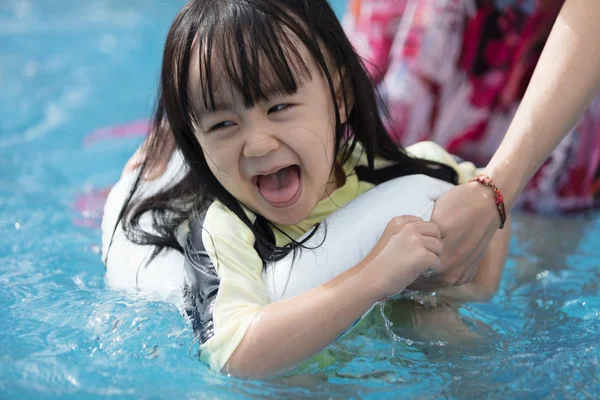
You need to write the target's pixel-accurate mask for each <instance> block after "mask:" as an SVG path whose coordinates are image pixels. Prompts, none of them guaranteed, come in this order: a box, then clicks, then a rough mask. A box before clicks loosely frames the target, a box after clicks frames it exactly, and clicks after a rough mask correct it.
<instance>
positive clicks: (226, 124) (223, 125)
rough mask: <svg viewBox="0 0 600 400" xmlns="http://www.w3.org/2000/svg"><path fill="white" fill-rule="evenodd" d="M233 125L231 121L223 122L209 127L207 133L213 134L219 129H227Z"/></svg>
mask: <svg viewBox="0 0 600 400" xmlns="http://www.w3.org/2000/svg"><path fill="white" fill-rule="evenodd" d="M233 125H235V124H234V123H233V122H231V121H224V122H221V123H218V124H216V125H213V126H211V127H210V129H209V132H214V131H218V130H220V129H225V128H229V127H230V126H233Z"/></svg>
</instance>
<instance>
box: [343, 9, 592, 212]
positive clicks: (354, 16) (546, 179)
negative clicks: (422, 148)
mask: <svg viewBox="0 0 600 400" xmlns="http://www.w3.org/2000/svg"><path fill="white" fill-rule="evenodd" d="M562 2H563V0H354V1H353V2H352V3H351V5H350V7H349V10H348V13H347V14H346V16H345V17H344V25H345V28H346V32H347V33H348V36H349V37H350V39H351V41H352V42H353V44H354V46H355V47H356V48H357V50H358V52H359V53H360V54H361V55H362V56H363V57H364V58H365V59H366V60H367V61H368V62H369V63H370V65H369V70H370V73H371V74H372V76H373V78H374V79H375V81H376V82H377V84H378V86H379V90H380V92H381V94H382V96H383V98H384V100H385V102H386V104H387V106H388V108H389V112H390V120H389V122H388V123H389V128H390V132H392V133H393V135H394V137H395V138H396V139H397V140H398V142H401V143H402V144H403V145H404V146H407V145H410V144H413V143H415V142H418V141H422V140H432V141H435V142H437V143H438V144H440V145H442V146H443V147H445V148H446V149H447V150H448V151H449V152H451V153H453V154H456V155H458V156H460V157H462V158H465V159H467V160H470V161H473V162H475V163H476V164H479V165H485V163H487V161H488V160H489V159H490V158H491V156H492V155H493V153H494V151H495V150H496V148H497V147H498V145H499V144H500V142H501V140H502V138H503V136H504V133H505V132H506V130H507V128H508V125H509V123H510V121H511V119H512V117H513V115H514V113H515V111H516V109H517V106H518V105H519V102H520V100H521V98H522V96H523V94H524V92H525V89H526V87H527V84H528V82H529V79H530V77H531V74H532V73H533V70H534V68H535V65H536V62H537V60H538V58H539V55H540V54H541V50H542V48H543V46H544V43H545V41H546V39H547V37H548V34H549V33H550V30H551V28H552V25H553V23H554V20H555V18H556V16H557V14H558V11H559V10H560V6H561V5H562ZM521 205H522V206H523V207H525V208H527V209H530V210H534V211H537V212H556V211H563V212H566V211H577V210H583V209H589V208H594V207H600V97H598V98H596V99H595V100H594V101H593V103H592V104H591V106H590V107H589V109H588V110H587V112H586V113H585V115H584V116H583V118H582V119H581V120H580V121H579V123H578V124H577V126H576V127H575V128H574V129H573V130H572V131H571V132H570V133H569V134H568V136H567V137H566V138H565V139H564V140H563V141H562V142H561V144H560V145H559V146H558V148H557V149H556V150H555V151H554V153H552V155H551V156H550V158H549V159H548V160H547V162H546V163H545V164H544V165H543V166H542V168H541V169H540V170H539V171H538V172H537V173H536V175H535V176H534V177H533V178H532V180H531V181H530V182H529V184H528V186H527V188H526V189H525V191H524V193H523V196H522V198H521Z"/></svg>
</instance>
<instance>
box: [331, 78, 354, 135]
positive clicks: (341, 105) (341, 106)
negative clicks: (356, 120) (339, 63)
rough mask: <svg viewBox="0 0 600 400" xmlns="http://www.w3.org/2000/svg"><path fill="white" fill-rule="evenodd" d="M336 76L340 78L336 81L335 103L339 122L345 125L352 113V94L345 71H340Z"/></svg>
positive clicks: (349, 81)
mask: <svg viewBox="0 0 600 400" xmlns="http://www.w3.org/2000/svg"><path fill="white" fill-rule="evenodd" d="M338 76H341V78H338V79H336V81H337V82H336V87H335V101H336V102H337V105H338V110H339V112H340V122H341V123H342V124H345V123H346V121H347V120H348V116H349V115H350V113H351V112H352V107H354V93H353V92H352V86H351V80H350V77H349V75H348V74H347V73H346V71H345V70H341V71H340V75H338ZM342 82H343V83H344V84H343V85H342ZM344 94H345V96H344ZM344 100H345V101H344Z"/></svg>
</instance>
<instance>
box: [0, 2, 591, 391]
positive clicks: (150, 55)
mask: <svg viewBox="0 0 600 400" xmlns="http://www.w3.org/2000/svg"><path fill="white" fill-rule="evenodd" d="M182 4H183V1H181V0H177V1H176V0H160V1H158V0H127V1H123V0H87V1H76V0H61V1H56V0H35V1H29V0H3V1H0V238H1V241H0V398H44V399H47V398H58V397H60V398H69V397H73V398H75V397H77V398H82V397H83V398H98V397H105V396H113V397H116V398H190V399H191V398H194V399H195V398H198V399H213V398H215V399H244V398H245V399H261V398H285V399H291V398H367V399H368V398H372V399H379V398H398V397H400V396H408V397H417V398H423V399H430V398H431V399H434V398H486V397H497V398H540V397H551V398H586V397H595V396H596V395H597V394H598V393H600V382H599V378H598V377H599V376H600V366H599V361H600V347H599V344H598V343H599V340H598V338H599V335H598V332H600V290H599V287H598V282H600V215H598V214H597V213H596V214H594V213H592V214H586V215H580V216H576V217H568V218H567V217H535V216H529V215H518V216H517V218H516V223H515V235H514V238H513V240H512V243H511V252H510V258H509V261H508V263H507V266H506V272H505V275H504V278H503V280H502V285H501V288H500V290H499V292H498V294H497V295H496V296H495V297H494V298H493V300H492V301H491V302H489V303H485V304H466V305H464V306H463V307H462V308H460V309H459V310H458V313H453V312H447V311H448V310H444V309H440V310H438V311H431V313H434V314H432V315H431V316H432V317H433V318H434V319H435V320H437V321H438V322H442V324H441V325H442V326H444V327H445V328H444V329H441V331H444V330H448V331H451V330H452V327H454V326H457V321H458V322H461V321H462V324H463V325H462V326H466V327H467V330H468V331H470V332H475V333H476V334H477V335H479V337H480V338H479V339H477V340H474V341H473V342H471V343H469V344H465V343H462V344H452V343H450V342H451V340H449V341H441V342H440V341H431V343H429V342H426V344H419V343H413V344H412V345H408V344H406V343H398V344H394V343H392V342H391V341H390V340H389V339H387V337H386V336H385V335H384V334H381V333H382V332H381V326H375V327H373V328H371V329H369V330H368V331H366V332H364V333H363V334H361V335H360V336H358V337H354V338H352V339H348V340H345V341H342V342H341V343H338V344H336V346H335V349H336V351H337V352H338V354H342V355H343V356H344V357H341V358H342V359H346V360H347V361H345V362H339V363H338V364H335V365H333V366H330V367H328V368H326V369H324V370H322V369H319V368H318V367H317V366H308V367H307V368H306V369H305V370H303V371H302V373H301V374H300V375H298V376H295V377H290V378H285V379H277V380H271V381H240V380H236V379H232V378H228V377H225V376H221V375H218V374H216V373H214V372H211V371H209V370H208V369H207V367H206V366H204V365H203V364H201V363H200V362H199V361H198V359H197V357H196V350H197V347H196V346H195V345H194V343H193V340H192V331H191V329H190V326H189V325H188V323H187V322H186V321H185V320H184V319H183V318H182V317H181V315H180V314H179V311H178V310H177V309H176V307H174V306H172V305H170V304H167V303H160V302H148V301H145V300H144V299H141V298H139V299H138V298H131V297H130V296H126V295H124V294H122V293H119V292H116V291H113V290H111V289H110V288H108V287H106V284H105V282H104V267H103V265H102V263H101V261H100V256H99V245H100V233H99V229H98V222H99V218H100V214H99V212H100V210H101V205H102V201H103V191H104V190H105V189H106V188H108V187H110V185H111V184H112V183H113V182H114V181H115V180H116V179H117V178H118V176H119V173H120V171H121V168H122V166H123V164H124V163H125V161H126V160H127V159H128V157H129V155H130V154H131V153H132V152H133V150H134V149H135V148H136V147H137V145H138V144H139V143H140V141H141V136H140V132H143V130H144V123H143V120H144V119H145V118H146V117H147V116H148V115H149V113H150V110H151V106H152V102H153V100H154V89H155V82H156V80H157V77H158V67H159V62H160V54H161V47H162V41H163V39H164V36H165V33H166V29H167V26H168V24H169V23H170V21H171V18H172V17H173V16H174V15H175V13H176V11H177V10H178V8H179V7H181V6H182ZM336 6H337V10H338V11H341V9H342V8H343V4H342V2H341V1H340V2H337V3H336ZM140 121H141V122H140ZM116 125H119V126H120V127H117V128H110V127H111V126H112V127H114V126H116ZM107 127H108V128H107ZM440 334H441V335H442V336H443V335H444V332H441V333H440ZM449 335H450V336H452V333H450V334H449Z"/></svg>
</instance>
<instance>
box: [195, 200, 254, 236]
mask: <svg viewBox="0 0 600 400" xmlns="http://www.w3.org/2000/svg"><path fill="white" fill-rule="evenodd" d="M242 209H243V210H244V212H245V213H246V216H247V217H248V218H249V219H250V221H254V220H255V218H256V215H255V214H254V213H253V212H251V211H250V210H248V209H247V208H246V207H244V206H242ZM193 224H194V225H196V226H198V225H201V226H202V230H204V231H206V232H208V233H210V235H211V236H216V237H231V236H233V235H235V236H236V237H237V238H238V239H244V240H245V241H248V242H252V241H254V234H253V233H252V231H251V230H250V228H249V227H248V226H247V225H246V224H245V223H244V221H242V219H241V218H240V217H239V216H237V215H236V214H235V213H234V212H233V211H231V210H230V209H229V208H228V207H227V206H225V204H223V203H221V202H220V201H219V200H215V201H213V203H212V204H211V205H210V206H209V207H208V208H207V209H206V211H205V212H204V213H202V214H201V215H199V216H196V217H195V218H193Z"/></svg>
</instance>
